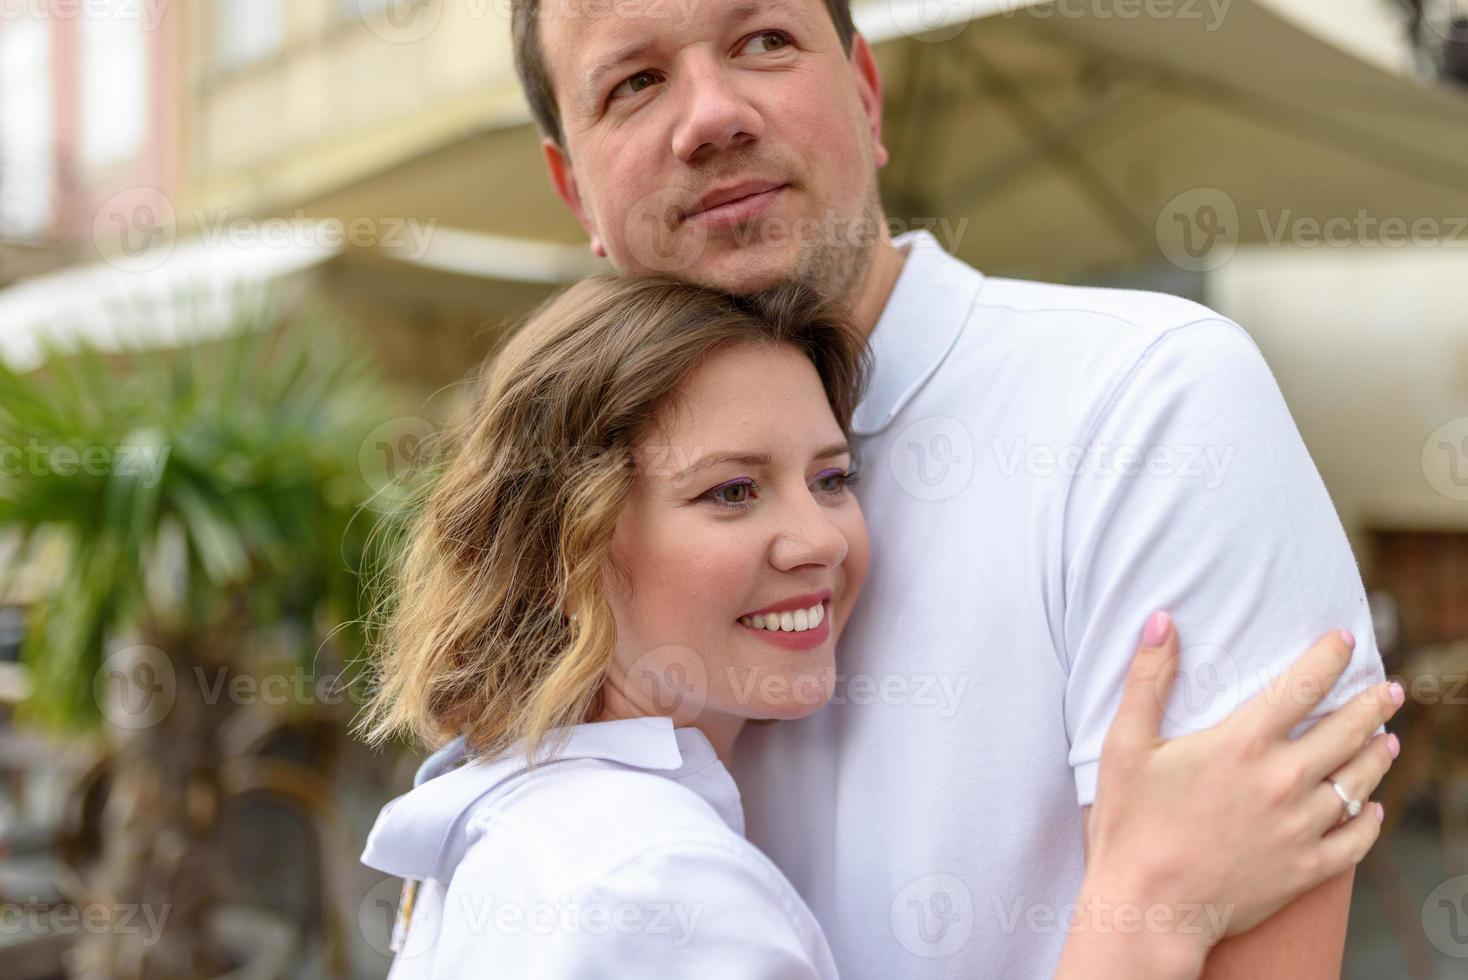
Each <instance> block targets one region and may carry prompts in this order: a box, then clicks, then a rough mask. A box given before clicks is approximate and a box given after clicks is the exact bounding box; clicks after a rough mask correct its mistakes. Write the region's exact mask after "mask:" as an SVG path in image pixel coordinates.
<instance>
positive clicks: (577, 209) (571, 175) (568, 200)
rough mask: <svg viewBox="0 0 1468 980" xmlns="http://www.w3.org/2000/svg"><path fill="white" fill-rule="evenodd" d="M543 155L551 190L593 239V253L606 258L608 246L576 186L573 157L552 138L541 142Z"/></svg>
mask: <svg viewBox="0 0 1468 980" xmlns="http://www.w3.org/2000/svg"><path fill="white" fill-rule="evenodd" d="M540 150H541V154H542V155H543V156H544V157H545V171H546V175H547V176H548V177H550V183H551V189H552V190H554V191H555V192H556V197H559V198H560V199H561V200H562V201H563V202H564V203H565V205H566V207H568V208H570V209H571V213H572V214H574V215H575V216H576V220H577V221H579V222H580V223H581V227H582V228H583V229H585V231H586V235H587V237H588V238H590V239H591V252H592V254H593V255H595V256H596V257H597V258H603V259H604V258H606V255H607V250H606V246H605V245H603V244H602V240H601V236H600V235H598V234H597V232H596V225H595V223H594V222H593V221H592V220H591V216H590V215H589V214H587V213H586V206H585V205H584V204H583V203H582V200H581V188H579V187H578V186H577V185H576V171H575V170H574V169H573V168H572V166H571V157H570V156H569V155H568V154H567V153H566V151H565V150H563V149H562V148H561V145H560V144H559V143H557V142H556V141H555V140H553V139H551V138H550V137H546V138H544V139H542V140H541V141H540Z"/></svg>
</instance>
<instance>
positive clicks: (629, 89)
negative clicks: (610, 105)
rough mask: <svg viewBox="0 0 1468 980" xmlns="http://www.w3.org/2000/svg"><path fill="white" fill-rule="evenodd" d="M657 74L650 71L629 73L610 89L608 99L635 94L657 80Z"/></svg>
mask: <svg viewBox="0 0 1468 980" xmlns="http://www.w3.org/2000/svg"><path fill="white" fill-rule="evenodd" d="M657 80H658V79H657V76H656V75H654V74H653V73H652V72H650V71H640V72H638V73H637V74H635V75H629V76H628V77H627V78H625V79H624V80H623V81H622V83H621V84H620V85H618V86H617V87H616V88H614V89H612V91H611V94H610V95H608V96H607V98H608V99H620V98H625V97H627V96H629V95H636V94H637V93H638V92H641V91H642V90H643V89H645V88H647V87H648V86H649V85H652V84H653V83H655V82H656V81H657Z"/></svg>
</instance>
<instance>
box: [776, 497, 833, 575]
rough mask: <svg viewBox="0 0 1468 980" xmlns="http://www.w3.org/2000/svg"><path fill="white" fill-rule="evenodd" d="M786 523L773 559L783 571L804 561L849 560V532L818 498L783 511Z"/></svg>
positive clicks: (829, 562) (827, 563) (828, 563)
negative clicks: (838, 523)
mask: <svg viewBox="0 0 1468 980" xmlns="http://www.w3.org/2000/svg"><path fill="white" fill-rule="evenodd" d="M782 518H783V526H782V527H781V528H780V530H779V532H778V533H777V534H776V536H775V541H774V544H773V546H772V549H771V562H772V564H774V566H775V567H776V568H778V569H780V570H781V571H789V570H791V569H794V568H799V567H800V566H801V565H820V566H823V567H827V568H830V567H834V566H836V565H839V564H841V563H842V562H843V561H845V560H846V550H847V547H848V542H847V540H846V534H845V533H844V532H843V531H842V530H841V529H840V528H839V527H837V526H836V525H835V524H833V523H831V520H830V518H829V516H828V514H827V511H826V509H825V508H824V507H822V506H821V505H820V504H819V503H817V502H816V501H814V500H808V501H806V502H805V503H803V504H802V505H801V506H798V507H793V508H791V509H790V510H789V511H788V512H787V513H786V514H785V515H782Z"/></svg>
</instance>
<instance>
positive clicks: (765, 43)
mask: <svg viewBox="0 0 1468 980" xmlns="http://www.w3.org/2000/svg"><path fill="white" fill-rule="evenodd" d="M789 44H790V39H789V38H788V37H786V36H785V35H784V34H782V33H780V32H779V31H763V32H761V33H759V34H756V35H754V36H753V37H751V38H750V39H749V40H748V41H746V42H745V44H744V50H743V51H742V52H740V53H741V54H767V53H769V52H771V51H779V50H780V49H781V48H783V47H787V46H789Z"/></svg>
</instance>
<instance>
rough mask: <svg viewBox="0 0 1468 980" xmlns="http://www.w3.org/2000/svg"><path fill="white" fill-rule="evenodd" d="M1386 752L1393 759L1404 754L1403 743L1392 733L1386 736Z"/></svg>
mask: <svg viewBox="0 0 1468 980" xmlns="http://www.w3.org/2000/svg"><path fill="white" fill-rule="evenodd" d="M1386 750H1387V751H1388V752H1390V753H1391V756H1392V758H1393V759H1395V758H1396V757H1397V756H1399V755H1401V754H1402V742H1401V740H1400V739H1399V738H1397V736H1396V735H1394V734H1392V733H1391V732H1388V733H1387V736H1386Z"/></svg>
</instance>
